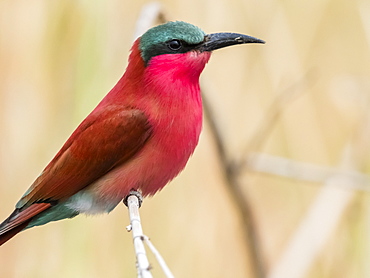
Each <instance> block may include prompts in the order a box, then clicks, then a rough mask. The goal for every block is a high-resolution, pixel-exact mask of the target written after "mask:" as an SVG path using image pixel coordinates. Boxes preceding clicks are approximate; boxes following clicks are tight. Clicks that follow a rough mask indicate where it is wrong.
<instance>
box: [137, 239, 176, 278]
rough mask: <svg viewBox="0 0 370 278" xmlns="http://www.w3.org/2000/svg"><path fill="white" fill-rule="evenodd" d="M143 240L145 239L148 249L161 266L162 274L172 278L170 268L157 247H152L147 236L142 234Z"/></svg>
mask: <svg viewBox="0 0 370 278" xmlns="http://www.w3.org/2000/svg"><path fill="white" fill-rule="evenodd" d="M143 240H144V241H145V243H146V245H148V247H149V249H150V251H152V253H153V254H154V256H155V258H156V259H157V261H158V263H159V265H160V266H161V268H162V270H163V272H164V274H165V275H166V277H167V278H174V276H173V274H172V272H171V270H170V269H169V268H168V266H167V264H166V262H165V260H164V259H163V257H162V255H161V254H160V253H159V252H158V250H157V248H155V247H154V245H153V243H152V242H151V241H150V239H149V237H147V236H145V235H144V238H143Z"/></svg>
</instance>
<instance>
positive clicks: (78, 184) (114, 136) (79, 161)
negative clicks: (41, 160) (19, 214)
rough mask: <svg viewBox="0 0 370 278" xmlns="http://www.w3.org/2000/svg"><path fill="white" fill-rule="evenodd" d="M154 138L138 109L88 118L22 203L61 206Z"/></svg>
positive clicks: (109, 110) (112, 110) (116, 110)
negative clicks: (61, 201)
mask: <svg viewBox="0 0 370 278" xmlns="http://www.w3.org/2000/svg"><path fill="white" fill-rule="evenodd" d="M150 135H151V126H150V124H149V122H148V119H147V117H146V116H145V115H144V113H143V112H142V111H140V110H138V109H123V108H122V107H117V106H113V107H108V108H106V109H104V111H102V112H100V113H95V114H94V113H93V114H91V115H90V116H89V117H87V118H86V119H85V120H84V121H83V122H82V123H81V125H80V126H79V127H78V128H77V129H76V131H75V132H74V133H73V134H72V135H71V137H70V138H69V139H68V140H67V142H66V143H65V144H64V146H63V147H62V149H61V150H60V151H59V152H58V153H57V155H56V156H55V157H54V159H53V160H52V161H51V162H50V163H49V165H48V166H47V167H46V168H45V170H44V171H43V172H42V174H41V175H40V176H39V177H38V178H37V179H36V181H35V182H34V183H33V184H32V186H31V187H30V189H29V190H28V191H27V192H26V194H25V195H24V196H23V197H22V199H21V200H20V201H19V202H18V204H17V207H18V208H19V207H23V208H24V207H28V206H29V205H31V204H33V203H43V202H44V203H50V204H54V203H57V202H58V201H59V200H63V199H66V198H68V197H70V196H72V195H73V194H75V193H77V192H78V191H80V190H81V189H83V188H84V187H86V186H88V185H89V184H90V183H92V182H93V181H95V180H96V179H98V178H100V177H101V176H103V175H104V174H106V173H107V172H109V171H110V170H111V169H113V168H114V167H116V166H117V165H120V164H122V163H124V162H125V161H127V160H129V159H130V158H131V157H132V156H133V155H134V154H135V153H137V152H138V151H139V150H140V149H141V148H142V146H143V145H144V144H145V142H146V141H147V140H148V138H149V137H150Z"/></svg>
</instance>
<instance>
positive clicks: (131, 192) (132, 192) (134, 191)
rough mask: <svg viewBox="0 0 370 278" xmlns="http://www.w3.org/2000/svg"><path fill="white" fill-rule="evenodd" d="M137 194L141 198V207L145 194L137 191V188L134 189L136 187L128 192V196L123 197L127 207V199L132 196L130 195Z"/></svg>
mask: <svg viewBox="0 0 370 278" xmlns="http://www.w3.org/2000/svg"><path fill="white" fill-rule="evenodd" d="M132 195H133V196H136V197H137V199H138V200H139V208H140V207H141V204H142V203H143V199H144V198H143V195H141V193H140V192H139V191H136V190H134V189H132V190H131V191H130V193H128V194H127V196H126V197H125V198H124V199H123V203H124V204H125V205H126V207H127V206H128V205H127V200H128V197H130V196H132Z"/></svg>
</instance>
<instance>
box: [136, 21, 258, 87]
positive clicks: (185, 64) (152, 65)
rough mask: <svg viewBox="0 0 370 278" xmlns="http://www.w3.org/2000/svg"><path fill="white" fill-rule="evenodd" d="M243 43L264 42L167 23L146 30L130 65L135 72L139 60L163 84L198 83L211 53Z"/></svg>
mask: <svg viewBox="0 0 370 278" xmlns="http://www.w3.org/2000/svg"><path fill="white" fill-rule="evenodd" d="M246 43H264V41H263V40H260V39H257V38H254V37H251V36H247V35H242V34H236V33H214V34H205V33H204V32H203V31H202V30H201V29H200V28H198V27H196V26H194V25H192V24H189V23H186V22H182V21H174V22H167V23H165V24H162V25H158V26H156V27H153V28H151V29H149V30H148V31H147V32H146V33H144V34H143V35H142V36H141V37H140V38H139V39H138V40H137V41H136V42H135V45H134V47H133V53H132V55H131V56H132V57H131V58H130V63H131V64H132V66H133V67H132V68H133V69H134V68H135V66H134V65H135V63H136V62H138V60H141V61H140V64H141V63H142V62H143V65H144V67H145V68H146V69H147V70H148V71H150V72H151V74H153V75H151V76H157V77H160V78H161V79H162V80H168V79H169V78H171V79H172V80H174V79H180V80H186V79H187V78H188V77H190V78H191V80H192V81H196V82H197V80H198V78H199V75H200V73H201V72H202V70H203V68H204V66H205V64H206V63H207V62H208V60H209V58H210V54H211V52H212V51H213V50H216V49H219V48H223V47H226V46H231V45H236V44H246ZM139 57H140V58H139ZM173 77H176V78H173ZM179 77H180V78H179Z"/></svg>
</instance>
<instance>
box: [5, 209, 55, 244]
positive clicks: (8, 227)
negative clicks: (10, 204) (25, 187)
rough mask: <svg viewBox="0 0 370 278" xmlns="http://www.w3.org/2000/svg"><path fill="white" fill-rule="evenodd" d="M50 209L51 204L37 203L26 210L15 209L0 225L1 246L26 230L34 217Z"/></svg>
mask: <svg viewBox="0 0 370 278" xmlns="http://www.w3.org/2000/svg"><path fill="white" fill-rule="evenodd" d="M50 207H51V204H49V203H35V204H32V205H31V206H29V207H27V208H25V209H15V210H14V211H13V213H12V214H11V215H10V216H9V217H8V218H7V219H5V221H4V222H3V223H1V224H0V246H1V245H3V244H4V243H5V242H7V241H8V240H9V239H11V238H12V237H13V236H15V235H16V234H18V233H19V232H20V231H22V230H23V229H24V228H26V227H27V225H28V224H29V223H30V222H31V220H32V218H33V217H34V216H36V215H37V214H39V213H40V212H43V211H44V210H46V209H48V208H50Z"/></svg>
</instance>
